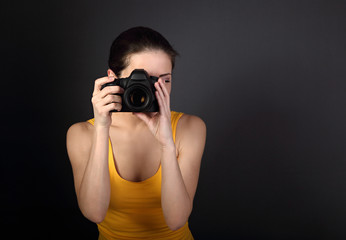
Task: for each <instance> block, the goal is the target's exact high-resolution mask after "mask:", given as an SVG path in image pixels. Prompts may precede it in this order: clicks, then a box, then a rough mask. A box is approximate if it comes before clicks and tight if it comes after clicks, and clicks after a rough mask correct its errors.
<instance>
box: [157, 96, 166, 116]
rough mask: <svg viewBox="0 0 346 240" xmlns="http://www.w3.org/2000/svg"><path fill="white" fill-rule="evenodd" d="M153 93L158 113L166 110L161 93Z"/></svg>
mask: <svg viewBox="0 0 346 240" xmlns="http://www.w3.org/2000/svg"><path fill="white" fill-rule="evenodd" d="M155 95H156V99H157V103H158V104H159V109H160V113H164V112H166V111H167V110H166V107H165V105H164V100H163V97H162V94H160V92H159V91H156V92H155Z"/></svg>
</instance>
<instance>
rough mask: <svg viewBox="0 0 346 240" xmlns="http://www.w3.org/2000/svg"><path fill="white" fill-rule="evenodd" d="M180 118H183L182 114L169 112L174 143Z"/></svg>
mask: <svg viewBox="0 0 346 240" xmlns="http://www.w3.org/2000/svg"><path fill="white" fill-rule="evenodd" d="M181 116H183V113H182V112H175V111H171V124H172V135H173V141H174V142H175V135H176V132H177V125H178V121H179V119H180V118H181Z"/></svg>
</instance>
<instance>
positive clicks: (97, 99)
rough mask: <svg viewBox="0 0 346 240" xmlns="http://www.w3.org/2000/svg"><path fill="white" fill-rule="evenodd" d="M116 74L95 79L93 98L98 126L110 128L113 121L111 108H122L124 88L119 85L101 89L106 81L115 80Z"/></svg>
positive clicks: (96, 124) (95, 124) (118, 109)
mask: <svg viewBox="0 0 346 240" xmlns="http://www.w3.org/2000/svg"><path fill="white" fill-rule="evenodd" d="M114 79H115V78H114V76H109V77H103V78H99V79H97V80H95V86H94V92H93V95H92V98H91V102H92V105H93V111H94V117H95V123H94V126H95V127H96V128H109V127H110V125H111V123H112V118H111V114H112V113H111V112H110V111H111V110H117V111H120V110H121V107H122V105H121V96H119V95H114V94H116V93H117V94H122V93H123V92H124V89H123V88H121V87H119V86H107V87H105V88H103V89H102V90H101V86H102V85H103V84H105V83H109V82H112V81H114Z"/></svg>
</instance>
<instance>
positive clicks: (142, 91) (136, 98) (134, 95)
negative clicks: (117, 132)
mask: <svg viewBox="0 0 346 240" xmlns="http://www.w3.org/2000/svg"><path fill="white" fill-rule="evenodd" d="M124 100H125V104H126V105H127V106H128V108H129V110H130V111H133V112H144V111H146V110H147V109H149V107H150V106H151V103H152V96H151V94H150V92H149V89H148V88H146V87H144V86H143V85H132V86H131V87H129V88H128V89H127V90H126V91H125V93H124Z"/></svg>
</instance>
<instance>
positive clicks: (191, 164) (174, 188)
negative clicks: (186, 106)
mask: <svg viewBox="0 0 346 240" xmlns="http://www.w3.org/2000/svg"><path fill="white" fill-rule="evenodd" d="M205 139H206V126H205V124H204V122H203V121H202V120H201V119H200V118H198V117H196V116H191V115H185V114H184V115H183V116H182V117H181V118H180V120H179V122H178V126H177V134H176V144H175V146H177V147H178V154H179V155H178V157H179V161H178V160H177V157H176V148H175V147H173V148H166V149H163V151H162V159H161V167H162V183H161V194H162V195H161V203H162V209H163V213H164V216H165V219H166V223H167V225H168V226H169V227H170V228H171V229H172V230H176V229H179V228H181V227H182V226H184V224H185V223H186V222H187V220H188V218H189V216H190V214H191V211H192V207H193V199H194V196H195V193H196V189H197V183H198V177H199V171H200V166H201V159H202V155H203V151H204V145H205Z"/></svg>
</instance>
